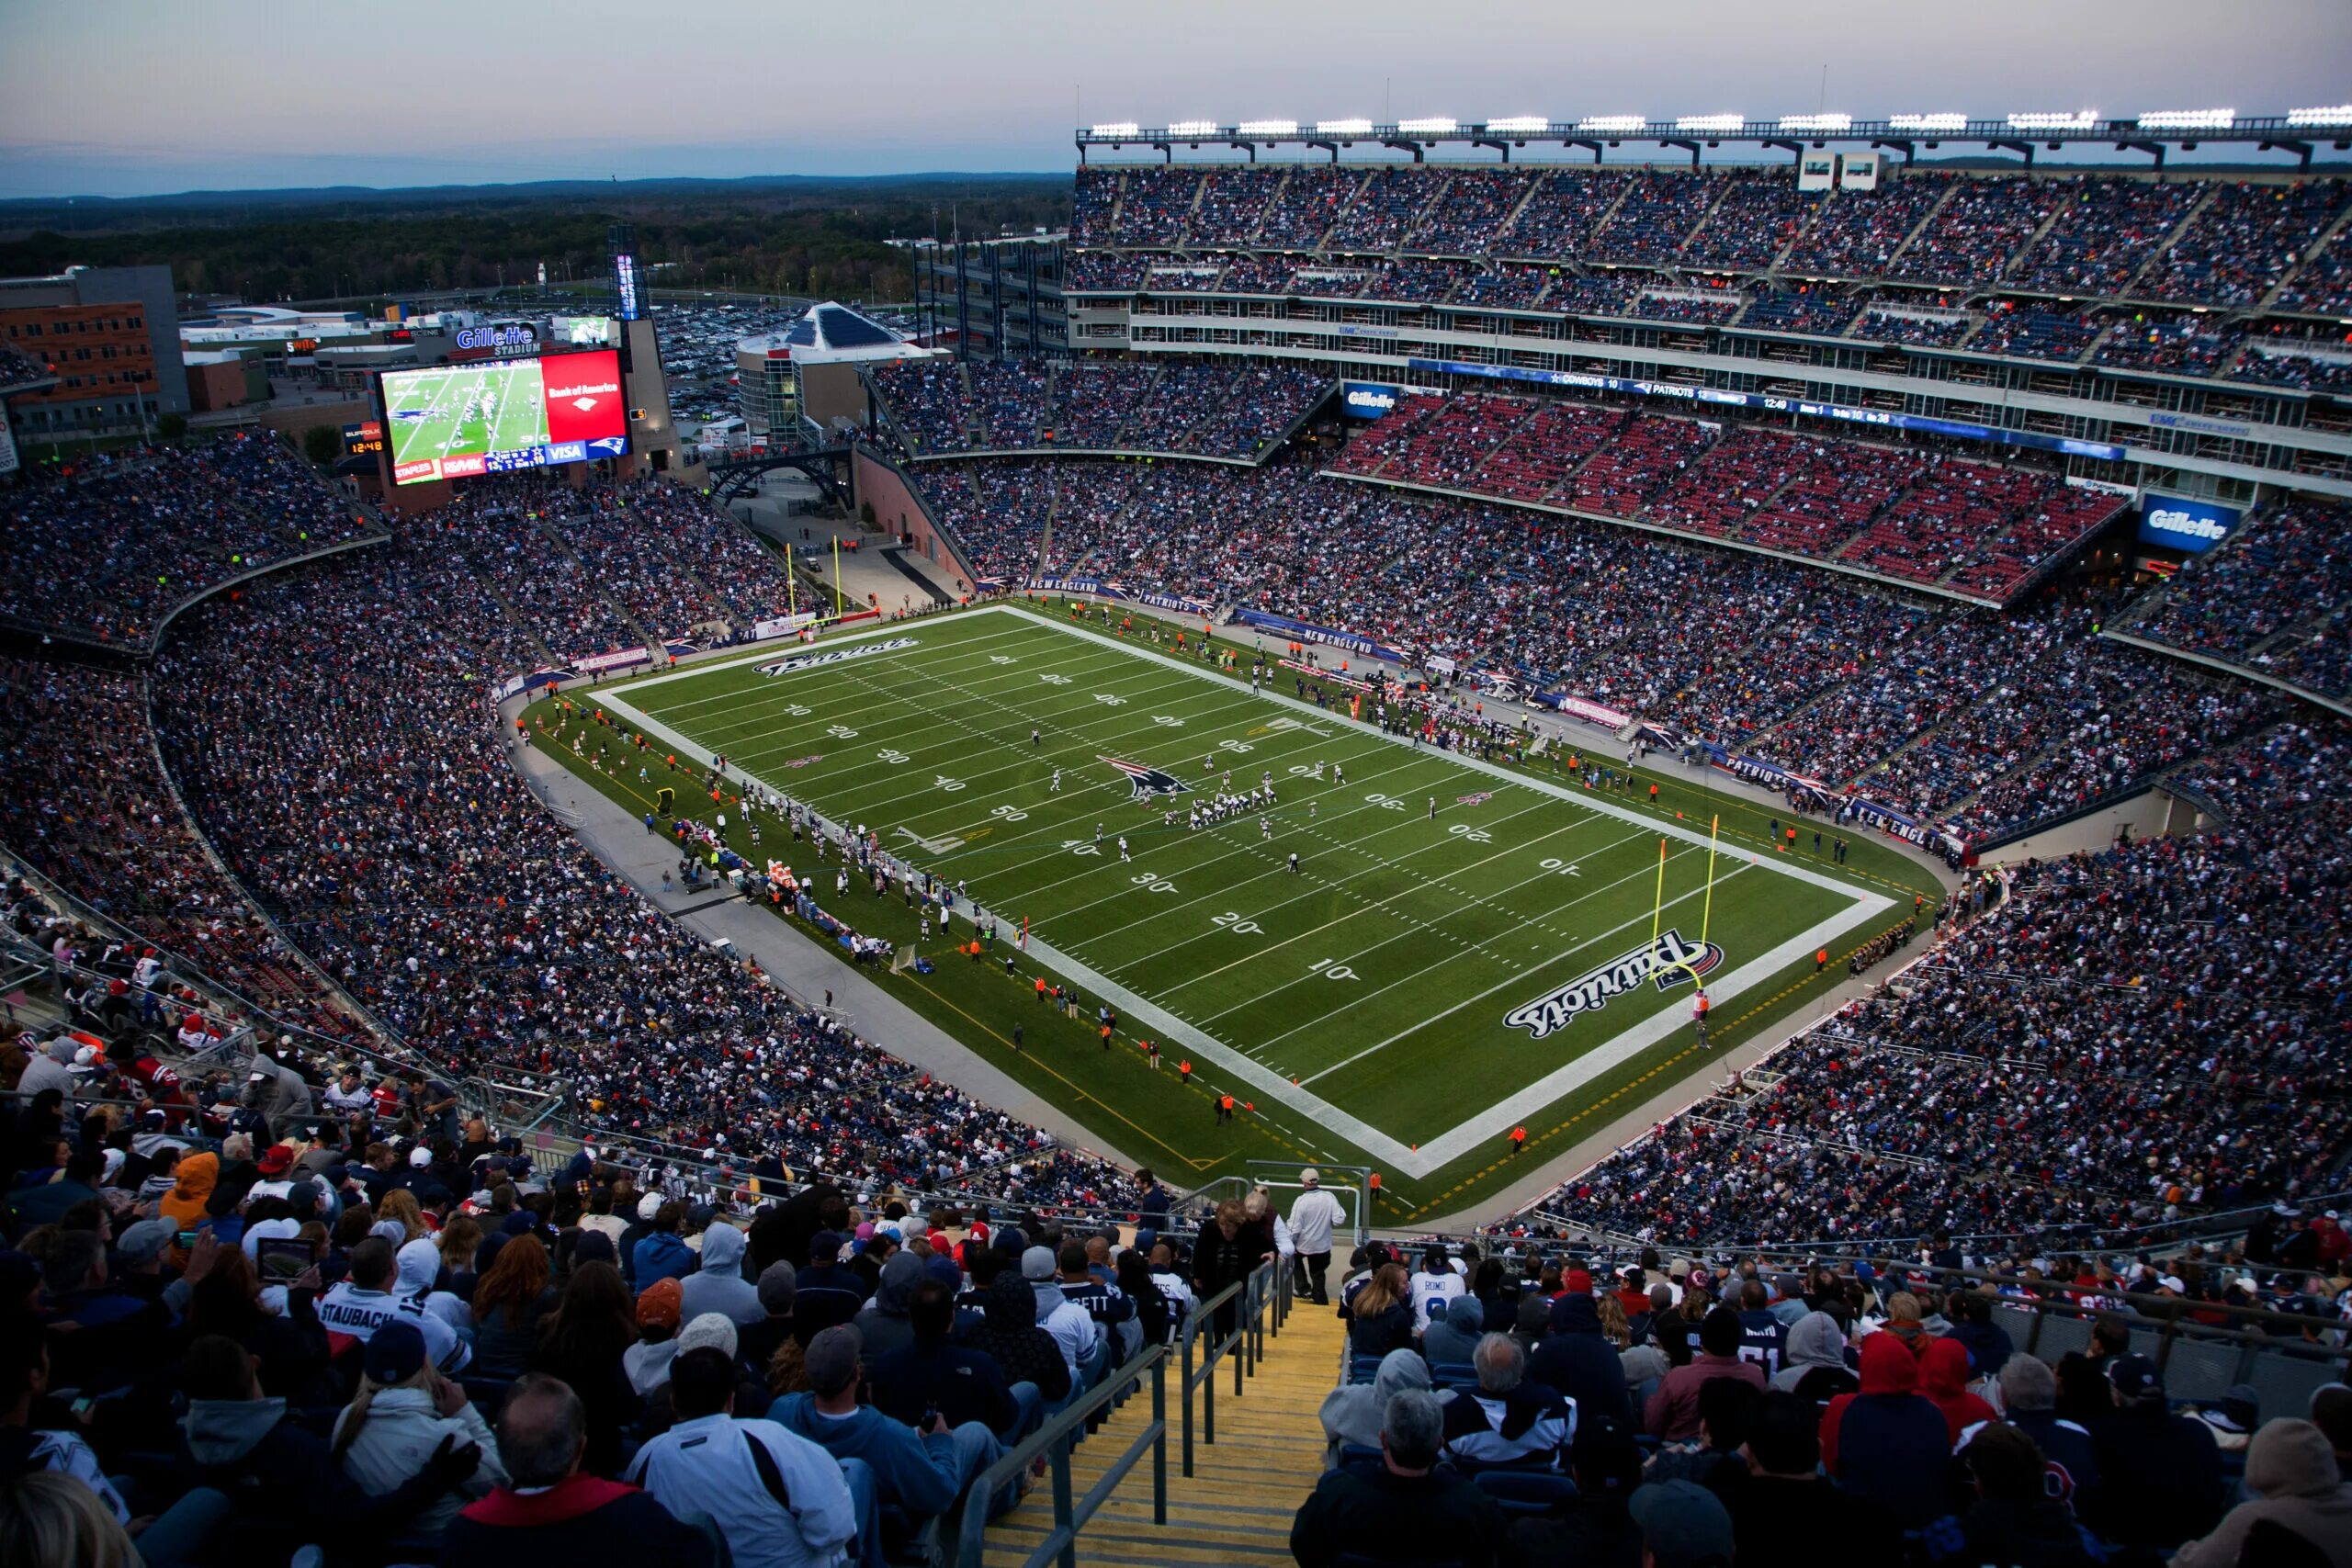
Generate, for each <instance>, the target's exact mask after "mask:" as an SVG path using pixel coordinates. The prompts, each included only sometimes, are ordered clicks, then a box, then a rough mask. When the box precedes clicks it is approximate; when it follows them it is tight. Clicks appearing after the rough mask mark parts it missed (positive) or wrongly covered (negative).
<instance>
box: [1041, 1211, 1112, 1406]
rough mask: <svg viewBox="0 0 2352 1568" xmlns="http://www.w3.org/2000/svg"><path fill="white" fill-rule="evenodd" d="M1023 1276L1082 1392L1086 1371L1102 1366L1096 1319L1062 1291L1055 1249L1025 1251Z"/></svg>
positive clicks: (1071, 1377)
mask: <svg viewBox="0 0 2352 1568" xmlns="http://www.w3.org/2000/svg"><path fill="white" fill-rule="evenodd" d="M1021 1277H1022V1278H1023V1280H1027V1281H1028V1282H1029V1289H1030V1290H1031V1292H1034V1293H1035V1296H1036V1298H1037V1326H1038V1327H1040V1328H1042V1329H1044V1330H1045V1331H1046V1333H1048V1334H1050V1335H1052V1336H1053V1337H1054V1343H1055V1344H1056V1345H1057V1347H1059V1348H1060V1349H1061V1353H1062V1359H1063V1360H1064V1361H1066V1362H1068V1363H1069V1374H1070V1382H1071V1383H1072V1385H1073V1386H1074V1388H1075V1389H1076V1390H1077V1391H1079V1392H1083V1390H1084V1388H1085V1384H1086V1379H1085V1377H1084V1373H1085V1372H1086V1371H1087V1370H1088V1369H1089V1368H1090V1367H1099V1362H1100V1358H1099V1356H1098V1354H1097V1348H1098V1345H1097V1342H1098V1340H1099V1339H1100V1335H1099V1334H1098V1333H1097V1331H1096V1329H1095V1326H1094V1319H1093V1318H1091V1317H1090V1316H1089V1315H1087V1311H1086V1309H1085V1308H1084V1307H1082V1306H1080V1305H1079V1304H1078V1303H1076V1302H1074V1301H1072V1300H1070V1299H1069V1297H1068V1296H1066V1295H1064V1294H1062V1287H1061V1283H1060V1279H1061V1272H1060V1268H1059V1265H1058V1264H1057V1261H1056V1259H1055V1258H1054V1254H1053V1249H1052V1248H1050V1247H1030V1248H1028V1249H1027V1250H1026V1251H1024V1252H1023V1253H1022V1255H1021Z"/></svg>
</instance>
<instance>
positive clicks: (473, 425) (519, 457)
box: [379, 349, 628, 485]
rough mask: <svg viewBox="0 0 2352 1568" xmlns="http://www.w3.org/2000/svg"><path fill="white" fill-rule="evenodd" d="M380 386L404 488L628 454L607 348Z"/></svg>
mask: <svg viewBox="0 0 2352 1568" xmlns="http://www.w3.org/2000/svg"><path fill="white" fill-rule="evenodd" d="M379 386H380V390H381V393H382V398H383V405H384V431H385V434H386V435H387V436H388V437H389V439H390V442H391V448H392V452H391V456H392V482H393V483H394V484H396V485H407V484H424V483H426V482H428V481H431V480H434V479H473V478H476V477H478V476H480V475H482V474H503V473H513V472H515V471H516V470H518V469H522V468H547V467H548V466H550V465H552V464H557V463H585V462H591V461H594V459H596V458H599V457H620V456H622V455H623V454H625V453H626V452H628V406H627V403H626V401H625V400H624V399H623V397H622V394H621V362H620V355H617V354H616V353H614V352H612V351H611V350H609V349H604V350H597V351H593V352H590V353H586V354H560V355H546V356H544V357H541V358H537V359H499V360H487V361H483V362H481V363H479V364H472V365H436V366H435V367H432V368H430V369H425V370H387V371H385V372H384V373H383V375H382V377H381V378H379Z"/></svg>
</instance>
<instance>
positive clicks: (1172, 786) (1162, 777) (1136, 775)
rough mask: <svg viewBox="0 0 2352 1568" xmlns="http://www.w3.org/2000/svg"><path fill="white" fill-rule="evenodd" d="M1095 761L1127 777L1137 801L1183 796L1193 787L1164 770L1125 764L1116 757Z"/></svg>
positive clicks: (1097, 758) (1133, 763) (1137, 764)
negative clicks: (1107, 764)
mask: <svg viewBox="0 0 2352 1568" xmlns="http://www.w3.org/2000/svg"><path fill="white" fill-rule="evenodd" d="M1095 761H1100V762H1108V763H1110V764H1111V765H1112V766H1113V767H1114V768H1116V769H1118V770H1119V772H1121V773H1125V774H1126V775H1127V782H1128V783H1129V784H1133V785H1135V789H1136V793H1135V798H1136V799H1137V800H1157V799H1159V797H1160V796H1161V795H1182V794H1184V793H1186V792H1187V791H1189V790H1190V789H1191V788H1192V787H1193V786H1192V785H1190V784H1186V783H1185V782H1184V781H1183V780H1182V779H1180V778H1178V777H1177V776H1176V775H1175V774H1174V773H1169V772H1168V771H1167V770H1166V769H1164V768H1147V767H1145V766H1144V765H1143V764H1142V763H1141V762H1123V761H1119V759H1118V758H1116V757H1103V756H1097V757H1096V758H1095Z"/></svg>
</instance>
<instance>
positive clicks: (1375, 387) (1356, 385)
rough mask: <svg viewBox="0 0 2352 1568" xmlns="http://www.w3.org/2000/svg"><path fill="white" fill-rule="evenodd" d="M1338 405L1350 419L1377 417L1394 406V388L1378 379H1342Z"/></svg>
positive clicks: (1389, 411)
mask: <svg viewBox="0 0 2352 1568" xmlns="http://www.w3.org/2000/svg"><path fill="white" fill-rule="evenodd" d="M1340 407H1341V408H1343V409H1345V410H1346V411H1347V415H1348V417H1349V418H1350V419H1378V418H1379V417H1380V416H1381V415H1383V414H1385V413H1391V412H1395V411H1396V408H1397V389H1396V388H1394V387H1390V386H1386V385H1384V384H1383V383H1381V382H1378V381H1343V382H1341V383H1340Z"/></svg>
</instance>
